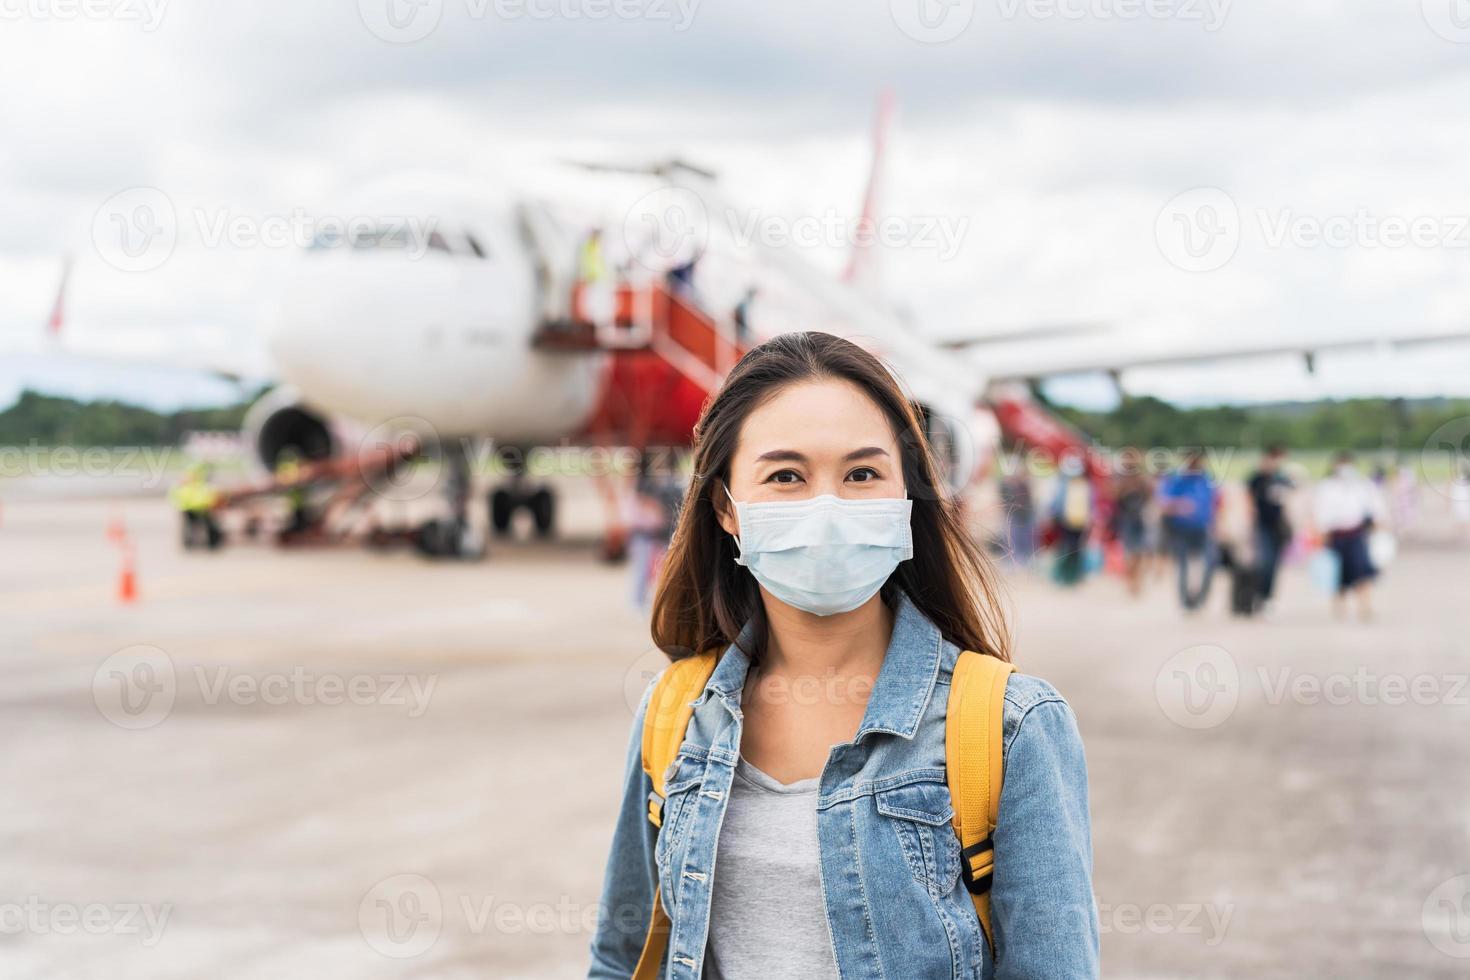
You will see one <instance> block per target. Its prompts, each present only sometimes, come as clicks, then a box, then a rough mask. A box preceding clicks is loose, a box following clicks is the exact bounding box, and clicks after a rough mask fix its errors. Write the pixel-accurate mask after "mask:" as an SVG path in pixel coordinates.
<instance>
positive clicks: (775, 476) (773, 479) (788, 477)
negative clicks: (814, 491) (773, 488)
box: [766, 470, 801, 483]
mask: <svg viewBox="0 0 1470 980" xmlns="http://www.w3.org/2000/svg"><path fill="white" fill-rule="evenodd" d="M766 482H767V483H800V482H801V474H800V473H798V472H796V471H795V470H777V471H776V472H774V473H772V474H771V475H770V476H768V477H766Z"/></svg>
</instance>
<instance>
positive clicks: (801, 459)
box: [755, 446, 888, 463]
mask: <svg viewBox="0 0 1470 980" xmlns="http://www.w3.org/2000/svg"><path fill="white" fill-rule="evenodd" d="M887 455H888V450H886V449H883V448H881V447H879V446H864V447H863V448H862V449H854V450H853V451H852V452H850V453H848V454H847V455H846V456H843V457H842V461H843V462H844V463H850V462H852V461H853V460H855V459H872V458H873V457H874V456H887ZM755 461H756V462H757V463H769V462H782V463H805V462H806V461H807V458H806V456H804V455H803V454H801V453H799V452H797V451H796V450H795V449H771V450H768V451H766V452H763V453H761V454H760V455H759V456H757V457H756V458H755Z"/></svg>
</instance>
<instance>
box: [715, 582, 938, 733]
mask: <svg viewBox="0 0 1470 980" xmlns="http://www.w3.org/2000/svg"><path fill="white" fill-rule="evenodd" d="M754 630H755V628H754V624H753V623H746V624H745V627H744V628H743V629H742V630H741V631H740V635H739V637H738V638H737V640H736V642H734V643H732V644H730V645H729V646H728V647H726V648H725V652H724V654H723V655H722V656H721V657H720V662H719V663H718V664H716V665H715V670H714V673H712V674H711V675H710V679H709V682H708V683H707V684H706V685H705V693H704V695H703V696H702V697H701V698H700V699H699V702H696V703H700V702H703V701H704V700H705V699H706V698H708V697H709V695H710V694H711V693H713V694H717V695H719V696H720V697H723V698H725V699H731V698H734V699H736V700H738V699H739V697H740V692H741V690H742V689H743V688H744V687H745V678H746V675H747V674H748V673H749V671H750V657H749V656H747V655H746V654H745V652H744V651H743V650H742V649H741V645H742V644H744V645H747V646H748V645H749V641H750V639H751V637H752V636H753V635H754ZM943 648H944V639H943V637H941V636H940V634H939V628H938V627H937V626H935V625H934V624H933V623H932V622H930V621H929V618H928V617H927V616H925V615H924V614H923V613H922V612H920V611H919V609H918V607H917V606H915V605H914V604H913V602H912V601H911V600H910V599H909V597H908V595H907V594H905V593H903V592H899V600H898V608H897V609H896V610H895V612H894V616H893V635H892V636H891V637H890V638H889V640H888V650H887V652H886V653H885V654H884V655H883V666H882V667H881V668H879V670H878V680H877V682H876V683H875V684H874V685H873V691H872V693H871V694H870V695H869V697H868V707H867V710H866V711H865V712H864V713H863V720H862V724H860V725H858V730H857V736H856V737H855V738H854V741H861V740H862V738H863V737H864V736H865V735H867V734H869V733H870V732H888V733H890V734H893V735H898V736H901V737H903V738H913V737H914V734H915V733H916V732H917V731H918V730H919V721H920V720H921V719H922V718H923V717H924V709H925V708H927V707H928V705H929V699H930V698H931V697H932V696H933V694H934V683H935V680H936V679H937V678H938V676H939V665H940V660H941V655H942V651H943Z"/></svg>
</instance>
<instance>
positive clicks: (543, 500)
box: [527, 488, 556, 538]
mask: <svg viewBox="0 0 1470 980" xmlns="http://www.w3.org/2000/svg"><path fill="white" fill-rule="evenodd" d="M527 506H529V507H530V508H531V516H532V517H533V518H534V519H535V521H536V536H537V537H538V538H549V537H551V532H552V531H554V530H555V529H556V498H555V497H553V496H552V495H551V491H550V490H547V489H545V488H543V489H541V490H537V491H536V492H535V493H533V494H531V498H530V500H528V501H527Z"/></svg>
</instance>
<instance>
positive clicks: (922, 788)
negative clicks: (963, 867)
mask: <svg viewBox="0 0 1470 980" xmlns="http://www.w3.org/2000/svg"><path fill="white" fill-rule="evenodd" d="M873 802H874V804H875V805H876V806H877V808H878V813H879V814H881V815H882V816H883V817H884V818H885V821H884V822H885V823H886V824H887V825H888V826H889V827H891V828H892V830H893V833H894V834H895V835H897V837H898V843H899V847H900V849H901V850H902V851H903V856H904V860H905V861H907V862H908V866H909V870H910V871H911V872H912V873H913V876H914V878H915V879H917V880H918V881H919V882H921V883H922V884H924V885H925V886H926V887H927V888H928V890H929V893H930V894H931V895H933V896H934V897H936V898H937V897H939V896H941V895H946V894H948V893H949V892H950V891H951V890H952V889H953V888H954V884H955V881H956V879H957V878H958V877H959V873H960V842H959V840H958V838H956V837H955V833H954V826H953V825H952V824H951V821H952V820H953V819H954V807H953V806H952V805H951V803H950V798H949V787H947V786H945V784H944V783H942V782H920V783H908V784H907V785H904V786H895V787H894V788H892V789H886V790H883V791H881V792H879V793H875V794H874V796H873Z"/></svg>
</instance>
